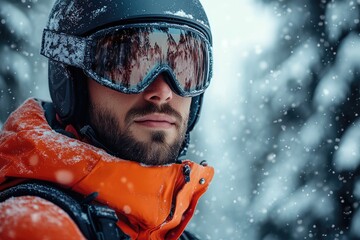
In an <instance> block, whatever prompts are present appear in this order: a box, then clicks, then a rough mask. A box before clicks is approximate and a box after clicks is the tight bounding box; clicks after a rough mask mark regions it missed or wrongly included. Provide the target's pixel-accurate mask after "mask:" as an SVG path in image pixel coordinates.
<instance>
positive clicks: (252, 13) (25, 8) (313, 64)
mask: <svg viewBox="0 0 360 240" xmlns="http://www.w3.org/2000/svg"><path fill="white" fill-rule="evenodd" d="M52 2H53V1H47V0H37V1H36V0H32V1H29V0H0V36H1V37H0V63H1V64H0V126H1V125H2V123H3V122H4V121H5V120H6V118H7V116H8V114H9V113H10V112H11V111H13V110H14V109H15V108H16V107H17V106H19V104H21V103H22V102H23V101H24V99H26V98H28V97H31V96H35V97H38V98H41V99H49V95H48V92H47V91H48V90H47V82H46V79H47V60H46V59H45V58H43V57H41V56H40V55H39V46H40V39H41V31H42V29H43V28H44V26H45V24H46V19H47V15H48V13H49V11H50V7H51V4H52ZM202 3H203V5H204V7H205V9H206V10H207V12H208V16H209V19H210V23H211V26H212V29H213V35H214V55H215V59H214V64H215V69H214V78H213V82H212V85H211V86H210V88H209V90H208V92H207V93H206V96H205V102H204V107H203V112H202V116H201V119H200V122H199V124H198V125H197V127H196V129H195V131H194V133H193V136H192V145H191V148H190V154H189V157H190V158H191V159H194V160H196V161H200V160H202V159H206V160H207V161H208V162H209V164H210V165H212V166H214V167H215V169H216V175H215V178H214V180H213V183H212V185H211V187H210V189H209V191H208V192H207V193H206V194H205V196H204V197H203V198H202V201H201V203H200V204H199V206H198V210H197V212H196V215H195V217H194V219H193V221H192V222H191V223H190V225H189V228H190V229H191V230H193V231H194V232H196V233H198V234H199V235H200V236H201V237H202V238H203V239H224V240H225V239H226V240H227V239H248V240H257V239H264V240H277V239H360V209H359V203H360V175H359V173H360V118H359V114H360V109H359V103H360V91H359V90H360V81H359V80H360V73H359V71H360V35H359V32H360V23H359V22H360V0H341V1H340V0H338V1H334V0H332V1H331V0H317V1H311V0H303V1H298V0H224V1H222V2H221V4H219V2H218V1H214V0H202Z"/></svg>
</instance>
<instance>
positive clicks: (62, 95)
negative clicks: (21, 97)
mask: <svg viewBox="0 0 360 240" xmlns="http://www.w3.org/2000/svg"><path fill="white" fill-rule="evenodd" d="M49 90H50V96H51V99H52V101H53V105H54V108H55V111H56V113H57V114H58V116H59V117H60V119H61V121H62V122H63V123H64V124H69V123H72V124H74V123H75V125H76V126H81V125H83V123H84V121H85V117H86V115H87V107H86V106H87V104H86V103H87V101H88V97H87V83H86V76H85V74H84V73H83V72H82V70H81V69H78V68H75V67H71V66H68V65H65V64H62V63H59V62H54V61H51V60H50V61H49Z"/></svg>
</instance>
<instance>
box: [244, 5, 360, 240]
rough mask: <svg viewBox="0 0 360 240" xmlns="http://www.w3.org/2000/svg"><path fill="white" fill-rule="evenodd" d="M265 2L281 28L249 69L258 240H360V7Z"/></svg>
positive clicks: (250, 149)
mask: <svg viewBox="0 0 360 240" xmlns="http://www.w3.org/2000/svg"><path fill="white" fill-rule="evenodd" d="M262 2H263V3H264V4H266V5H268V7H271V8H272V9H273V11H274V13H275V14H276V16H277V17H278V18H279V19H280V22H281V26H280V28H279V31H278V39H277V40H278V42H277V44H276V46H275V47H274V48H272V49H270V50H269V51H266V52H264V53H262V54H261V55H260V56H255V57H253V58H252V59H249V60H250V61H248V64H249V66H248V68H245V69H249V71H248V72H247V74H248V75H249V76H250V79H252V80H251V81H249V83H248V91H247V101H248V106H249V107H248V109H247V111H246V112H247V113H246V115H247V116H248V118H250V119H256V121H251V124H250V123H249V124H248V129H250V131H251V132H252V133H256V136H255V135H254V136H249V138H248V139H247V140H246V143H247V145H246V147H245V151H246V152H252V153H253V157H252V159H251V161H252V164H253V166H254V167H253V169H252V170H253V171H252V177H251V179H252V183H253V192H256V194H253V196H252V197H251V199H250V202H251V204H250V208H249V210H248V211H247V215H248V216H249V217H251V218H252V219H253V220H254V221H255V224H256V225H257V226H258V228H259V231H258V234H257V237H256V239H353V238H360V230H359V229H360V211H359V210H358V206H359V200H360V191H359V190H360V182H359V171H360V125H359V117H358V114H359V103H360V99H359V98H360V92H359V89H360V81H358V80H359V78H360V73H359V70H360V35H359V32H360V24H359V19H360V1H359V0H357V1H354V0H343V1H334V0H332V1H330V0H321V1H310V0H305V1H296V0H264V1H262ZM254 66H259V69H260V71H256V70H255V71H254ZM259 146H261V148H259Z"/></svg>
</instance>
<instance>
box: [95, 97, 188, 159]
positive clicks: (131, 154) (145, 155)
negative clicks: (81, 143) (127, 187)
mask: <svg viewBox="0 0 360 240" xmlns="http://www.w3.org/2000/svg"><path fill="white" fill-rule="evenodd" d="M152 113H163V114H168V115H170V116H173V117H174V118H176V122H177V123H176V124H175V128H176V131H177V132H178V134H177V135H176V136H175V139H174V140H173V141H172V142H171V143H168V142H166V138H167V133H166V132H165V131H161V130H158V131H152V132H151V133H150V140H149V141H139V140H137V139H136V138H135V137H134V136H133V134H132V132H131V130H130V129H129V126H130V125H131V120H132V119H134V117H138V116H143V115H146V114H152ZM89 114H90V116H91V117H90V119H91V120H90V125H91V126H92V127H93V129H94V130H95V132H96V134H97V136H98V138H99V140H100V142H101V143H103V144H104V145H105V147H106V148H108V149H109V150H110V151H111V153H112V154H113V155H115V156H117V157H120V158H122V159H127V160H130V161H136V162H139V163H143V164H146V165H164V164H170V163H174V162H176V160H177V157H178V155H179V152H180V149H181V146H182V144H183V142H184V139H185V134H186V129H187V122H188V117H187V118H186V119H184V118H183V117H182V116H181V115H180V114H179V113H178V112H177V111H176V110H175V109H173V108H172V107H171V106H170V105H169V104H164V105H161V106H157V105H153V104H151V103H148V104H147V105H146V106H144V107H140V108H132V109H130V110H129V111H128V112H127V114H126V116H125V124H124V127H123V128H121V127H120V124H119V120H118V118H117V117H116V116H115V114H113V113H112V112H111V111H110V110H107V109H101V108H100V107H97V106H96V105H93V104H90V106H89Z"/></svg>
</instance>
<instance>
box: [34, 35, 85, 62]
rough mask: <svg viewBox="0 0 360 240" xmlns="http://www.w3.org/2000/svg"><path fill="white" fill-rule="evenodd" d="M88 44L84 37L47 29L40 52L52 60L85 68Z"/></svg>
mask: <svg viewBox="0 0 360 240" xmlns="http://www.w3.org/2000/svg"><path fill="white" fill-rule="evenodd" d="M86 46H87V44H86V40H85V39H84V38H81V37H76V36H71V35H67V34H63V33H57V32H54V31H51V30H48V29H45V30H44V33H43V36H42V43H41V52H40V53H41V54H42V55H44V56H45V57H48V58H50V59H52V60H55V61H58V62H61V63H65V64H68V65H71V66H74V67H79V68H82V69H84V68H85V49H86Z"/></svg>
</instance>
